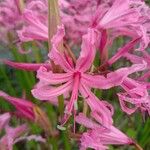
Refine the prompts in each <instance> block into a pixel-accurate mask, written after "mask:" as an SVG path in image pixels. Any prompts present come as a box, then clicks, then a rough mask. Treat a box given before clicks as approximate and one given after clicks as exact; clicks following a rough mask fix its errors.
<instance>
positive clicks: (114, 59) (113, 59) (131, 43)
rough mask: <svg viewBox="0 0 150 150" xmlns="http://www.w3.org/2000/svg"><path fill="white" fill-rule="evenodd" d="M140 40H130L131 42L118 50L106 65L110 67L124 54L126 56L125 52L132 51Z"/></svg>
mask: <svg viewBox="0 0 150 150" xmlns="http://www.w3.org/2000/svg"><path fill="white" fill-rule="evenodd" d="M140 39H141V38H137V39H135V40H132V41H131V42H129V43H127V44H126V45H125V46H124V47H122V48H119V49H118V52H117V53H116V54H115V55H114V56H113V57H111V58H110V59H109V60H108V62H107V63H108V64H109V65H110V66H111V65H112V64H113V63H114V62H116V61H117V60H118V59H119V58H121V57H123V56H124V54H126V53H127V52H129V51H130V50H132V49H133V48H134V46H135V45H136V44H137V43H138V42H139V40H140Z"/></svg>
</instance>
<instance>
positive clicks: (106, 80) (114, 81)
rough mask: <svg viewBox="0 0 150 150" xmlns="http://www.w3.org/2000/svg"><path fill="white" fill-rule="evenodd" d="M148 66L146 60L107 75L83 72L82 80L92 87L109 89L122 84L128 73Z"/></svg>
mask: <svg viewBox="0 0 150 150" xmlns="http://www.w3.org/2000/svg"><path fill="white" fill-rule="evenodd" d="M146 66H147V65H146V63H145V62H143V64H135V65H132V66H131V67H125V68H121V69H118V70H116V71H115V72H111V73H108V74H107V77H104V76H101V75H89V74H83V75H82V78H81V82H82V83H84V84H86V85H87V86H89V87H92V88H99V89H109V88H111V87H114V86H118V85H120V84H121V83H122V82H123V80H124V79H125V78H126V77H127V76H128V75H130V74H132V73H134V72H137V71H143V70H145V69H146Z"/></svg>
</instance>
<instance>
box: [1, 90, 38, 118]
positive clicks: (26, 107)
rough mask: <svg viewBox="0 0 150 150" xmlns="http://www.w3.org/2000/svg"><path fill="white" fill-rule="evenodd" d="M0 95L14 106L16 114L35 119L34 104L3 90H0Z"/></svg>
mask: <svg viewBox="0 0 150 150" xmlns="http://www.w3.org/2000/svg"><path fill="white" fill-rule="evenodd" d="M0 97H3V98H4V99H5V100H6V101H8V102H9V103H11V104H12V105H13V106H15V107H16V109H17V112H16V114H18V115H19V116H23V117H25V118H28V119H30V120H32V121H33V120H35V114H34V104H33V103H32V102H30V101H28V100H24V99H21V98H16V97H12V96H9V95H8V94H6V93H5V92H3V91H0Z"/></svg>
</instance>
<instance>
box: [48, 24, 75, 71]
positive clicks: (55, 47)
mask: <svg viewBox="0 0 150 150" xmlns="http://www.w3.org/2000/svg"><path fill="white" fill-rule="evenodd" d="M64 36H65V30H64V26H63V25H61V26H58V28H57V33H56V35H54V37H53V38H52V40H51V42H52V49H51V51H50V53H49V55H48V56H49V57H50V59H51V60H53V61H54V63H55V64H56V65H60V66H61V67H62V68H63V69H64V70H65V71H66V72H71V71H73V69H72V66H71V65H70V64H69V62H68V61H67V60H66V58H65V55H64V53H63V50H62V48H63V46H60V45H62V42H63V37H64ZM60 48H61V49H60Z"/></svg>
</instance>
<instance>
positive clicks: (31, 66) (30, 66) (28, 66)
mask: <svg viewBox="0 0 150 150" xmlns="http://www.w3.org/2000/svg"><path fill="white" fill-rule="evenodd" d="M3 62H4V63H5V64H7V65H9V66H11V67H13V68H16V69H21V70H26V71H37V70H38V69H39V68H40V67H41V66H43V67H45V68H46V69H47V70H51V64H48V63H20V62H13V61H10V60H6V59H5V60H3Z"/></svg>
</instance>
